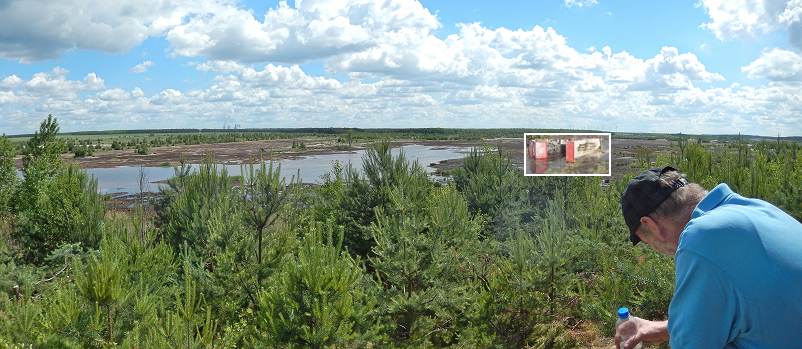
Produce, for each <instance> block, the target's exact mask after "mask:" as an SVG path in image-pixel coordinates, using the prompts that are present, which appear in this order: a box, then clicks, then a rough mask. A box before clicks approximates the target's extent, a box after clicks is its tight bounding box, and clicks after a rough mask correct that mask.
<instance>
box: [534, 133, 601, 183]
mask: <svg viewBox="0 0 802 349" xmlns="http://www.w3.org/2000/svg"><path fill="white" fill-rule="evenodd" d="M530 135H532V136H606V137H607V145H608V147H609V148H610V149H608V151H607V173H526V168H527V161H526V160H527V158H528V156H526V137H527V136H530ZM523 138H524V139H523V146H524V169H523V170H524V171H523V172H524V176H526V177H560V176H562V177H610V176H611V175H612V172H613V171H612V168H613V134H612V133H609V132H608V133H604V132H600V133H534V132H530V133H524V137H523Z"/></svg>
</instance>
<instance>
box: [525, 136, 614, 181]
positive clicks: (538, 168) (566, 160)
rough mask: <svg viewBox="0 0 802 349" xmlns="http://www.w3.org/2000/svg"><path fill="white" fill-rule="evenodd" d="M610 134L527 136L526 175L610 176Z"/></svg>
mask: <svg viewBox="0 0 802 349" xmlns="http://www.w3.org/2000/svg"><path fill="white" fill-rule="evenodd" d="M610 163H611V161H610V133H524V175H526V176H609V175H610Z"/></svg>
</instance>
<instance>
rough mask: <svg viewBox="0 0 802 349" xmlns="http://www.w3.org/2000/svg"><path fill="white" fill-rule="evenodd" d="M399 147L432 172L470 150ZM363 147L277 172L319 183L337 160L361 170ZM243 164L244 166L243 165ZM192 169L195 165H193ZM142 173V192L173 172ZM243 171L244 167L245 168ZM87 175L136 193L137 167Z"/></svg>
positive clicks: (289, 163)
mask: <svg viewBox="0 0 802 349" xmlns="http://www.w3.org/2000/svg"><path fill="white" fill-rule="evenodd" d="M402 149H403V151H404V155H405V156H406V158H407V159H408V160H410V161H415V160H417V161H418V163H419V164H420V165H421V166H423V167H424V169H426V171H427V172H428V173H430V174H431V173H433V172H434V168H432V167H430V166H429V164H431V163H437V162H440V161H442V160H448V159H458V158H462V157H464V156H465V153H467V152H468V151H470V147H456V146H428V145H419V144H412V145H405V146H402V147H395V148H393V149H392V150H391V151H392V153H393V155H398V153H399V152H400V151H401V150H402ZM364 154H365V150H363V149H360V150H355V151H351V152H341V153H329V154H318V155H309V156H303V157H299V158H294V159H281V160H277V161H275V162H276V163H278V164H280V165H281V175H282V176H283V177H284V178H286V179H287V181H289V180H290V178H292V177H293V176H296V175H297V174H298V171H300V176H301V181H302V182H304V183H320V182H321V177H322V176H323V175H324V174H326V173H328V172H329V171H331V168H332V164H333V163H334V162H335V161H339V162H340V163H341V164H342V165H343V167H346V166H348V164H351V165H352V166H354V167H355V168H356V169H359V170H361V169H362V156H363V155H364ZM219 166H220V167H225V168H226V169H227V170H228V174H229V175H232V176H238V175H240V173H241V170H242V168H243V167H242V166H241V165H238V164H237V165H219ZM245 166H247V165H245ZM274 166H275V165H274ZM192 168H193V169H197V168H198V165H197V164H193V165H192ZM142 170H144V173H145V181H146V182H147V183H146V184H145V186H144V190H145V191H149V192H156V191H158V190H159V187H160V186H161V185H163V184H159V183H156V182H160V181H164V180H167V179H170V178H172V177H173V176H174V175H175V169H174V168H173V167H142ZM246 170H247V168H246ZM85 171H86V172H87V173H88V174H90V175H92V176H94V177H95V178H97V182H98V189H99V190H100V192H101V193H103V194H110V193H138V192H139V190H140V188H139V171H140V167H139V166H120V167H111V168H91V169H86V170H85Z"/></svg>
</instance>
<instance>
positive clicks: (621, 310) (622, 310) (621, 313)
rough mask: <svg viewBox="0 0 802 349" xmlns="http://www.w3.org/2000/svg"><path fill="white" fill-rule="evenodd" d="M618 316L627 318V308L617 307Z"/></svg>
mask: <svg viewBox="0 0 802 349" xmlns="http://www.w3.org/2000/svg"><path fill="white" fill-rule="evenodd" d="M618 318H619V319H621V320H623V319H627V318H629V308H627V307H621V308H618Z"/></svg>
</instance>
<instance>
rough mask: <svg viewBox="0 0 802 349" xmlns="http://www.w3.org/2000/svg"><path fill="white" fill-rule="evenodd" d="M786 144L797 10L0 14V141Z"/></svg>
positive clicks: (374, 8) (3, 0)
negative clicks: (385, 135)
mask: <svg viewBox="0 0 802 349" xmlns="http://www.w3.org/2000/svg"><path fill="white" fill-rule="evenodd" d="M48 114H53V115H54V116H55V117H57V118H58V119H59V122H60V124H61V128H62V130H63V131H85V130H110V129H114V130H117V129H163V128H223V127H231V126H234V125H239V126H240V127H242V128H256V127H362V128H373V127H448V128H496V127H515V128H575V129H596V130H603V131H612V132H661V133H662V132H672V133H673V132H683V133H708V134H710V133H713V134H720V133H731V134H735V133H744V134H757V135H767V136H776V135H778V134H779V135H782V136H800V135H802V0H676V1H670V2H669V1H660V2H658V1H624V0H539V1H486V0H484V1H475V0H460V1H446V0H421V1H417V0H339V1H330V0H303V1H302V0H296V1H250V0H239V1H238V0H117V1H106V0H59V1H51V0H0V133H5V134H22V133H32V132H33V131H34V130H35V129H36V128H37V125H38V124H39V122H41V120H42V119H44V118H45V117H46V116H47V115H48Z"/></svg>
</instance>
